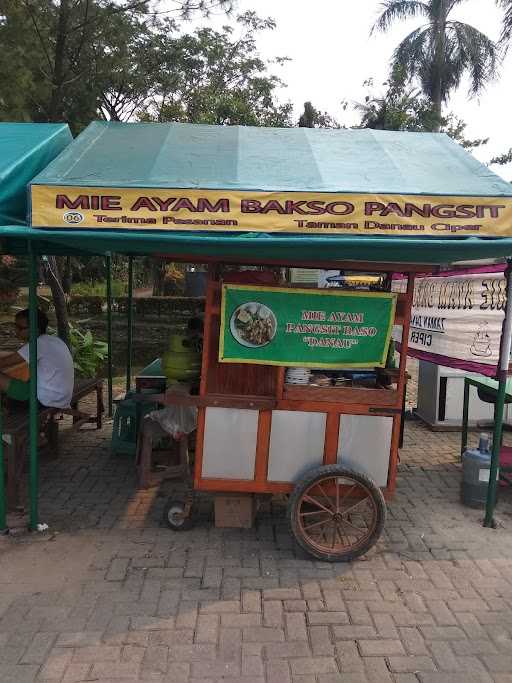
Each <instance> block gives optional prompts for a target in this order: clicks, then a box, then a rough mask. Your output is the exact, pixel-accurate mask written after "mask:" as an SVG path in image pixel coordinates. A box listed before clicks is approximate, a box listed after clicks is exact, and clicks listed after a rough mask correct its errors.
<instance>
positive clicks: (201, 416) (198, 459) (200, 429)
mask: <svg viewBox="0 0 512 683" xmlns="http://www.w3.org/2000/svg"><path fill="white" fill-rule="evenodd" d="M205 424H206V409H205V408H199V411H198V413H197V432H196V450H195V460H194V488H195V489H196V488H197V485H198V482H199V480H200V479H201V475H202V471H203V452H204V432H205Z"/></svg>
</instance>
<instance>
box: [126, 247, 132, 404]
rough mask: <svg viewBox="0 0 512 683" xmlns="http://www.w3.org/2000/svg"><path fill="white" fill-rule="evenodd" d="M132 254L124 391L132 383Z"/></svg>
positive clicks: (129, 277) (129, 266) (129, 259)
mask: <svg viewBox="0 0 512 683" xmlns="http://www.w3.org/2000/svg"><path fill="white" fill-rule="evenodd" d="M132 327H133V256H128V349H127V356H126V391H129V390H130V387H131V385H132V350H133V329H132Z"/></svg>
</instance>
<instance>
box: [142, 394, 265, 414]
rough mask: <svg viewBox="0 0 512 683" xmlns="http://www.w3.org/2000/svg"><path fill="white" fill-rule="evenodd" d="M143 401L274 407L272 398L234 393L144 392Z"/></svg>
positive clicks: (168, 403) (215, 406) (256, 407)
mask: <svg viewBox="0 0 512 683" xmlns="http://www.w3.org/2000/svg"><path fill="white" fill-rule="evenodd" d="M136 400H144V401H155V402H157V403H161V404H162V405H166V406H195V407H196V408H208V407H210V408H241V409H244V410H272V408H275V407H276V400H275V399H274V398H264V397H261V396H249V395H243V396H236V395H234V394H226V395H224V394H204V395H203V396H191V395H190V394H179V393H174V392H168V393H166V394H144V398H143V399H139V398H138V397H137V398H136Z"/></svg>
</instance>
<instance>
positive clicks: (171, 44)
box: [139, 12, 292, 126]
mask: <svg viewBox="0 0 512 683" xmlns="http://www.w3.org/2000/svg"><path fill="white" fill-rule="evenodd" d="M274 28H275V23H274V21H273V20H272V19H265V18H260V17H258V16H257V15H256V14H255V13H254V12H245V13H244V14H241V15H240V16H238V17H237V29H238V31H237V29H235V28H233V27H232V26H225V27H224V28H223V29H222V30H221V31H215V30H213V29H211V28H202V29H199V30H197V31H196V32H195V33H194V34H191V35H183V36H181V37H178V38H170V37H169V31H159V32H158V33H155V34H154V36H153V40H152V43H151V44H150V46H148V48H150V49H148V51H147V55H148V59H149V60H150V59H156V60H157V63H154V64H151V63H149V64H148V71H149V72H150V73H151V74H152V75H153V79H154V80H153V93H152V95H151V97H150V98H148V100H147V101H146V103H145V105H144V107H143V108H141V109H140V111H139V117H140V119H141V120H145V121H178V122H183V123H206V124H216V125H245V126H290V125H292V122H291V118H290V116H291V110H292V106H291V104H290V103H285V104H279V103H278V102H277V101H276V98H275V91H276V89H277V88H279V87H281V86H282V85H283V83H282V81H281V80H280V79H279V78H278V77H277V76H275V75H273V74H271V73H269V71H268V69H269V67H270V66H271V65H273V64H274V63H278V64H281V63H282V62H283V61H284V59H285V58H275V59H274V60H273V61H271V62H267V61H265V60H263V59H262V57H261V56H260V55H259V53H258V51H257V46H256V39H257V37H258V35H259V34H260V33H261V32H263V31H267V30H272V29H274Z"/></svg>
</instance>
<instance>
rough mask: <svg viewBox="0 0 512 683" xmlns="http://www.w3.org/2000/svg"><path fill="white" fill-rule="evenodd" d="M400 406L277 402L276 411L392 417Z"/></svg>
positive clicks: (324, 402) (325, 402)
mask: <svg viewBox="0 0 512 683" xmlns="http://www.w3.org/2000/svg"><path fill="white" fill-rule="evenodd" d="M400 409H401V406H369V405H368V404H366V403H338V402H336V403H334V402H332V403H328V402H327V401H287V400H285V399H284V400H282V401H277V405H276V410H302V411H304V412H306V413H307V412H314V413H338V414H340V415H375V414H376V413H375V412H373V411H378V414H379V415H390V416H391V415H394V413H395V411H396V410H400Z"/></svg>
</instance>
